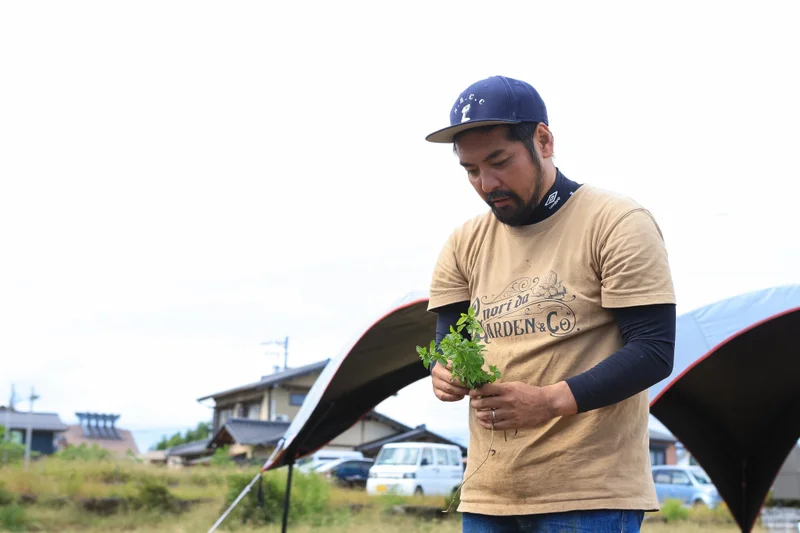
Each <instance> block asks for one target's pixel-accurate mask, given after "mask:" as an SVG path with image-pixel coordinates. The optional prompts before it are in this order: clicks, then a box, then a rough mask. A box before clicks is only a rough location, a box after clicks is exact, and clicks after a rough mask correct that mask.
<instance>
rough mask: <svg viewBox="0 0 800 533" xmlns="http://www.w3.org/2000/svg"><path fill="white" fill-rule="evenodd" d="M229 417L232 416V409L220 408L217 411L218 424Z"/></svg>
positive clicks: (221, 423)
mask: <svg viewBox="0 0 800 533" xmlns="http://www.w3.org/2000/svg"><path fill="white" fill-rule="evenodd" d="M229 418H233V409H231V408H228V409H220V411H219V425H220V426H222V425H223V424H224V423H225V422H227V421H228V419H229Z"/></svg>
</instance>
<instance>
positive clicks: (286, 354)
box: [261, 336, 289, 370]
mask: <svg viewBox="0 0 800 533" xmlns="http://www.w3.org/2000/svg"><path fill="white" fill-rule="evenodd" d="M269 344H277V345H278V346H283V369H284V370H288V369H289V337H288V336H287V337H286V338H285V339H283V340H282V341H268V342H262V343H261V346H266V345H269Z"/></svg>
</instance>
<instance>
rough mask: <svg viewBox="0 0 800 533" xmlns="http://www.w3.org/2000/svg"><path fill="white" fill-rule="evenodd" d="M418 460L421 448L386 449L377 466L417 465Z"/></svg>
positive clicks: (379, 457) (381, 454)
mask: <svg viewBox="0 0 800 533" xmlns="http://www.w3.org/2000/svg"><path fill="white" fill-rule="evenodd" d="M417 459H419V448H384V449H383V450H381V453H380V455H379V456H378V460H377V461H375V464H376V465H416V464H417Z"/></svg>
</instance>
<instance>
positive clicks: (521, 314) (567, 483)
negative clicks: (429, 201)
mask: <svg viewBox="0 0 800 533" xmlns="http://www.w3.org/2000/svg"><path fill="white" fill-rule="evenodd" d="M426 139H427V140H428V141H431V142H436V143H448V144H450V143H452V145H453V149H454V152H455V154H456V156H457V157H458V160H459V162H460V164H461V165H462V166H463V167H464V169H465V170H466V173H467V179H468V181H469V183H470V185H472V186H473V187H474V188H475V191H476V192H477V193H478V195H479V196H480V197H481V198H482V199H483V200H484V201H486V203H487V204H488V205H489V207H490V208H491V209H490V212H487V213H485V214H483V215H480V216H477V217H475V218H473V219H471V220H469V221H467V222H465V223H464V224H463V225H461V226H460V227H458V228H457V229H456V230H455V231H454V232H453V233H452V234H451V236H450V238H449V239H448V241H447V243H446V244H445V246H444V248H443V250H442V252H441V255H440V257H439V259H438V261H437V264H436V267H435V270H434V273H433V276H432V282H431V288H430V303H429V309H430V310H432V311H434V312H436V313H438V325H437V335H436V337H437V342H438V341H440V340H441V339H442V337H444V335H446V334H447V333H448V332H449V329H450V326H451V325H454V324H455V323H456V321H457V320H458V319H459V317H460V315H461V313H462V312H466V311H467V310H468V307H469V306H470V305H471V306H473V307H474V308H475V311H476V317H477V318H478V320H479V321H480V322H481V325H482V329H483V330H484V333H483V334H482V335H481V338H480V339H479V340H480V341H482V343H483V344H484V346H485V359H486V365H487V368H488V365H496V366H497V367H498V369H499V370H500V372H501V374H502V375H501V377H500V379H499V380H497V382H496V383H493V384H488V385H485V386H483V387H480V388H478V389H476V390H471V391H470V390H467V389H466V388H465V387H464V386H463V384H462V383H459V382H454V380H453V378H452V374H451V372H450V370H449V368H451V365H448V367H447V368H444V367H442V365H435V366H434V367H433V370H432V371H431V375H432V381H433V389H434V393H435V395H436V397H437V398H439V399H440V400H442V401H447V402H453V401H459V400H461V399H463V398H469V403H470V417H469V429H470V442H469V460H468V467H467V471H466V472H465V479H466V481H465V483H464V485H463V487H462V492H461V504H460V506H459V508H458V510H459V511H461V512H462V518H463V529H464V531H465V532H478V531H480V532H489V531H491V532H513V531H526V532H527V531H531V532H550V531H558V532H571V531H592V532H604V531H615V532H619V531H626V532H631V531H639V528H640V525H641V522H642V519H643V516H644V512H647V511H654V510H657V509H658V502H657V500H656V495H655V488H654V486H653V480H652V475H651V472H650V467H651V465H650V455H649V439H648V415H649V402H648V394H647V388H648V387H650V386H651V385H653V384H654V383H657V382H658V381H660V380H662V379H664V378H666V377H667V376H669V374H670V373H671V371H672V360H673V349H674V341H675V295H674V289H673V284H672V279H671V274H670V268H669V264H668V258H667V252H666V249H665V245H664V242H663V239H662V235H661V232H660V229H659V227H658V225H657V224H656V222H655V220H654V219H653V217H652V216H651V214H650V213H649V212H648V211H647V210H646V209H644V208H643V207H641V206H640V205H638V204H637V203H635V202H634V201H632V200H630V199H628V198H626V197H624V196H620V195H618V194H614V193H611V192H607V191H604V190H601V189H599V188H596V187H594V186H591V185H587V184H580V183H577V182H575V181H573V180H571V179H569V178H568V177H567V176H565V175H564V174H563V173H562V172H561V171H560V169H558V168H557V167H556V166H555V165H554V163H553V159H552V157H553V150H554V140H553V135H552V133H551V130H550V127H549V123H548V118H547V110H546V107H545V104H544V102H543V100H542V98H541V97H540V95H539V93H538V92H537V91H536V90H535V89H534V88H533V87H532V86H531V85H529V84H528V83H526V82H523V81H520V80H515V79H512V78H507V77H502V76H493V77H490V78H487V79H484V80H480V81H478V82H476V83H474V84H473V85H471V86H470V87H468V88H467V89H466V90H465V91H464V92H463V93H461V95H459V97H458V98H457V99H456V102H455V105H454V106H453V107H452V108H451V109H450V126H448V127H446V128H443V129H441V130H439V131H436V132H434V133H432V134H430V135H429V136H428V137H427V138H426Z"/></svg>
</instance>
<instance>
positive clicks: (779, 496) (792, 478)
mask: <svg viewBox="0 0 800 533" xmlns="http://www.w3.org/2000/svg"><path fill="white" fill-rule="evenodd" d="M772 499H773V500H775V501H778V502H782V503H784V504H788V503H789V502H794V503H795V504H796V503H797V502H800V446H798V445H795V447H794V448H792V451H791V452H789V454H788V455H787V456H786V460H785V461H784V462H783V465H782V466H781V469H780V470H779V471H778V475H777V476H776V477H775V482H774V483H773V485H772Z"/></svg>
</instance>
